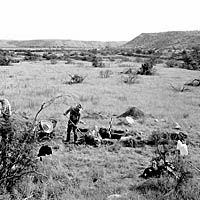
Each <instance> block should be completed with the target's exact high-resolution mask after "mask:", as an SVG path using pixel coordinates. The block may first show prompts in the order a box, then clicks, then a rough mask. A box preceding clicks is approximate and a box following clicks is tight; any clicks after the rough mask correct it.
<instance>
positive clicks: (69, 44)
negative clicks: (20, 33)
mask: <svg viewBox="0 0 200 200" xmlns="http://www.w3.org/2000/svg"><path fill="white" fill-rule="evenodd" d="M124 43H125V42H113V41H110V42H101V41H79V40H0V48H30V47H31V48H49V47H65V48H102V47H106V46H111V47H116V46H119V45H122V44H124Z"/></svg>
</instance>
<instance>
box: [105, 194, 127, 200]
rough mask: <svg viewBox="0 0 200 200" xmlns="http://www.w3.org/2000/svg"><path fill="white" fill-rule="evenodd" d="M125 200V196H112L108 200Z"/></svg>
mask: <svg viewBox="0 0 200 200" xmlns="http://www.w3.org/2000/svg"><path fill="white" fill-rule="evenodd" d="M123 199H125V198H123V196H122V195H120V194H112V195H110V196H108V197H107V199H106V200H123Z"/></svg>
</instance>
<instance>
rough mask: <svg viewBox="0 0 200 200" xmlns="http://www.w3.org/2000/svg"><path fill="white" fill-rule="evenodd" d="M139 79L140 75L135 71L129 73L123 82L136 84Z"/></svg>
mask: <svg viewBox="0 0 200 200" xmlns="http://www.w3.org/2000/svg"><path fill="white" fill-rule="evenodd" d="M137 80H138V75H137V74H135V73H131V74H128V76H126V77H124V79H123V82H124V83H127V84H134V83H136V82H137Z"/></svg>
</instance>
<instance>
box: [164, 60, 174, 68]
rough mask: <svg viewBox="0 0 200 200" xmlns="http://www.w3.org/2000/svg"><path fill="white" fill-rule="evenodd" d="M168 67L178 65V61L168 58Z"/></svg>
mask: <svg viewBox="0 0 200 200" xmlns="http://www.w3.org/2000/svg"><path fill="white" fill-rule="evenodd" d="M165 65H166V67H169V68H172V67H176V66H177V61H176V60H168V61H167V62H166V63H165Z"/></svg>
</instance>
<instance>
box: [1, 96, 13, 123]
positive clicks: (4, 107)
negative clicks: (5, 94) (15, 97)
mask: <svg viewBox="0 0 200 200" xmlns="http://www.w3.org/2000/svg"><path fill="white" fill-rule="evenodd" d="M0 103H1V107H0V114H1V115H2V117H3V118H4V119H6V120H8V119H9V117H10V116H11V114H12V112H11V105H10V103H9V101H8V99H0Z"/></svg>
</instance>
